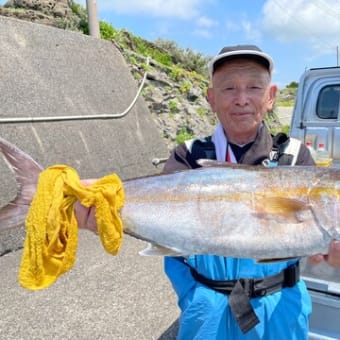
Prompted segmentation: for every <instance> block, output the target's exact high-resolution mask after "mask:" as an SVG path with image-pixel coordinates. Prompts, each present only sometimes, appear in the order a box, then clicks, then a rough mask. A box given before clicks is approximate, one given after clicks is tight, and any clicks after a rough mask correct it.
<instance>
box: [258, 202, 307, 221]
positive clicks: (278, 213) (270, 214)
mask: <svg viewBox="0 0 340 340" xmlns="http://www.w3.org/2000/svg"><path fill="white" fill-rule="evenodd" d="M255 207H256V213H257V215H259V216H261V215H262V216H263V217H264V218H274V219H275V218H278V219H280V220H282V219H283V221H285V222H292V223H300V222H301V220H300V219H299V217H298V213H299V212H300V211H302V210H306V209H308V208H309V205H308V204H307V203H306V202H303V201H300V200H298V199H292V198H287V197H262V198H260V199H257V200H256V205H255Z"/></svg>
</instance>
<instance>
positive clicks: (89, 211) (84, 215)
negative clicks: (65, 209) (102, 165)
mask: <svg viewBox="0 0 340 340" xmlns="http://www.w3.org/2000/svg"><path fill="white" fill-rule="evenodd" d="M95 181H96V180H95V179H83V180H81V183H82V184H83V185H84V186H86V185H90V184H92V183H93V182H95ZM74 212H75V214H76V219H77V222H78V227H79V228H81V229H87V230H90V231H92V232H94V233H96V234H97V233H98V229H97V223H96V217H95V212H96V210H95V207H90V208H86V207H84V206H83V205H82V204H81V203H80V202H79V201H77V202H76V203H75V205H74Z"/></svg>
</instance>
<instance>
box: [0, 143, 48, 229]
mask: <svg viewBox="0 0 340 340" xmlns="http://www.w3.org/2000/svg"><path fill="white" fill-rule="evenodd" d="M0 152H1V153H2V156H3V158H4V160H5V162H6V164H7V165H8V167H9V169H10V170H11V171H12V172H13V173H14V176H15V179H16V182H17V184H18V192H17V195H16V197H15V199H14V200H13V201H11V202H10V203H9V204H8V205H6V206H4V207H2V208H1V209H0V230H4V229H8V228H12V227H15V226H18V225H20V224H22V223H23V222H24V220H25V217H26V213H27V210H28V206H29V205H30V203H31V201H32V199H33V196H34V193H35V188H36V185H37V182H38V177H39V174H40V172H41V171H42V170H43V168H42V166H41V165H39V164H38V163H37V162H36V161H35V160H34V159H33V158H32V157H31V156H29V155H28V154H27V153H25V152H24V151H22V150H20V149H19V148H18V147H17V146H15V145H13V144H11V143H9V142H8V141H6V140H5V139H3V138H1V137H0Z"/></svg>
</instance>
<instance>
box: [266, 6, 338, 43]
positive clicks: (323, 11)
mask: <svg viewBox="0 0 340 340" xmlns="http://www.w3.org/2000/svg"><path fill="white" fill-rule="evenodd" d="M263 28H264V31H265V32H266V34H271V35H272V36H274V37H275V38H277V39H278V40H280V41H298V40H304V41H305V42H307V43H309V45H311V46H312V47H314V49H316V48H317V47H320V46H323V48H324V47H325V46H328V47H329V48H330V47H331V46H336V44H338V43H339V32H340V2H339V0H314V1H310V0H267V2H266V3H265V5H264V7H263Z"/></svg>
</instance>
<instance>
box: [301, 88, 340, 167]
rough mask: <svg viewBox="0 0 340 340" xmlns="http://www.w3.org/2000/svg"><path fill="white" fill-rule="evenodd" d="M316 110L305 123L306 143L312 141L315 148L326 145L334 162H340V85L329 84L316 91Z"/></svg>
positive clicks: (314, 109) (311, 112) (313, 109)
mask: <svg viewBox="0 0 340 340" xmlns="http://www.w3.org/2000/svg"><path fill="white" fill-rule="evenodd" d="M314 93H316V94H317V100H316V101H314V103H315V108H311V110H310V111H309V113H310V114H309V115H308V119H306V120H305V121H304V125H305V142H307V141H311V142H312V144H313V146H314V148H315V149H317V148H318V146H319V144H324V145H325V146H326V148H327V150H328V152H329V154H330V157H331V158H333V160H334V161H339V160H340V114H339V110H340V84H329V85H324V86H322V87H321V88H320V89H319V91H315V92H314Z"/></svg>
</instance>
